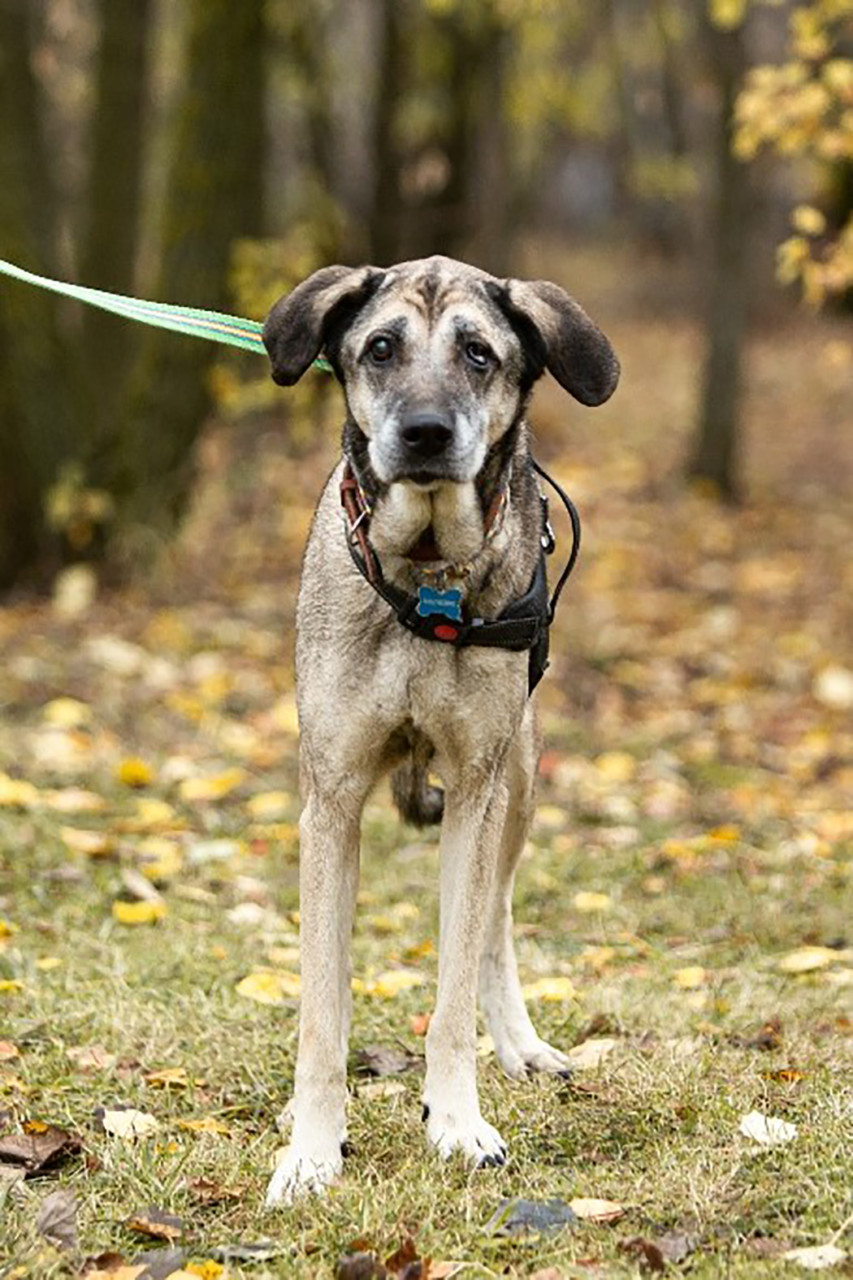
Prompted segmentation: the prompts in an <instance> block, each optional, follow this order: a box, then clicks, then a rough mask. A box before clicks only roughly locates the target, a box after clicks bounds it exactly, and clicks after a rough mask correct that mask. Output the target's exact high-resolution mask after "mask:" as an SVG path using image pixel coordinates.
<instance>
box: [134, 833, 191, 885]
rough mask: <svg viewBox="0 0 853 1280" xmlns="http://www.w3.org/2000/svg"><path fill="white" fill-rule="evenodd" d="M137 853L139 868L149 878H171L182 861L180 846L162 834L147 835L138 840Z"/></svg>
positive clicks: (176, 872)
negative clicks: (145, 837)
mask: <svg viewBox="0 0 853 1280" xmlns="http://www.w3.org/2000/svg"><path fill="white" fill-rule="evenodd" d="M138 853H139V856H140V859H141V861H140V864H139V870H140V871H141V872H142V874H143V875H144V876H147V877H148V879H149V880H169V879H171V877H172V876H176V875H177V874H178V872H179V871H180V869H181V864H182V862H183V855H182V853H181V849H180V846H179V845H178V844H176V843H175V841H174V840H166V839H164V838H163V836H148V837H147V839H145V840H142V841H140V844H139V849H138Z"/></svg>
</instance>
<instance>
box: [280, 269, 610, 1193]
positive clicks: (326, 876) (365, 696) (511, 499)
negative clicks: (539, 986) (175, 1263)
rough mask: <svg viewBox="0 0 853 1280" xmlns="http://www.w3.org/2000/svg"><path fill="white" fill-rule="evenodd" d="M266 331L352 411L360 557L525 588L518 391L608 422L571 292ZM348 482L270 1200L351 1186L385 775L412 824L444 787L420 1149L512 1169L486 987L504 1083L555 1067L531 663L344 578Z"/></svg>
mask: <svg viewBox="0 0 853 1280" xmlns="http://www.w3.org/2000/svg"><path fill="white" fill-rule="evenodd" d="M264 336H265V341H266V343H267V348H268V350H269V352H270V358H271V362H272V368H273V376H274V378H275V379H276V381H278V382H280V383H282V384H284V385H289V384H291V383H293V382H295V381H297V380H298V378H299V377H301V375H302V373H303V372H304V371H305V369H306V368H307V367H308V365H309V364H310V363H311V361H312V360H314V359H315V358H316V356H317V355H318V354H319V352H320V351H321V350H325V351H326V354H327V355H328V357H329V359H330V360H331V362H332V365H333V368H334V369H335V372H336V374H337V376H338V378H339V379H340V381H341V383H342V385H343V388H344V392H345V396H346V403H347V420H346V425H345V427H344V432H343V452H344V458H348V459H349V460H350V462H351V464H352V466H353V467H354V469H355V471H356V474H357V475H358V477H359V480H360V482H361V484H362V488H363V490H364V492H365V495H366V497H367V499H368V501H369V502H370V504H371V507H372V517H371V524H370V539H371V542H372V544H373V546H374V547H375V549H376V551H377V553H378V555H379V556H380V559H381V562H382V567H383V572H384V573H385V575H386V577H387V578H388V579H389V580H391V581H392V582H394V583H395V584H396V585H398V586H400V587H402V588H404V589H406V590H407V591H414V590H416V588H417V585H418V583H419V582H420V581H423V580H424V579H423V577H422V573H423V566H422V565H420V564H418V563H415V562H414V561H413V560H412V559H410V558H409V555H408V553H409V552H410V551H411V550H412V548H413V547H414V545H415V544H416V543H417V542H418V540H419V539H420V538H422V536H423V535H425V534H426V533H428V532H430V533H431V535H432V539H433V542H432V543H430V545H435V546H436V547H437V548H438V551H439V553H440V555H441V557H442V562H443V565H444V567H445V568H448V567H449V570H450V572H451V573H453V571H454V567H455V569H456V572H457V575H458V585H460V586H462V588H463V592H464V599H465V605H466V607H467V608H468V609H469V610H470V611H471V612H472V613H474V614H478V615H480V616H483V617H494V616H496V615H497V614H499V613H500V612H501V610H502V609H503V608H504V607H505V606H506V605H507V604H508V603H509V602H510V601H511V600H513V599H514V598H517V597H518V596H520V595H521V594H523V592H524V591H525V590H526V589H527V587H528V585H529V583H530V580H531V578H532V576H533V572H534V568H535V566H536V563H537V560H538V557H539V535H540V511H539V496H538V492H539V490H538V484H537V482H536V477H535V475H534V473H533V470H532V467H531V464H530V455H529V448H528V431H527V426H526V423H525V418H524V414H525V409H526V406H527V401H528V398H529V394H530V389H531V387H532V385H533V383H534V382H535V380H536V379H537V378H538V377H539V376H540V375H541V373H542V372H543V371H544V369H545V368H546V367H547V368H549V369H550V370H551V372H552V373H553V374H554V376H555V377H556V378H557V379H558V381H559V382H560V383H561V384H562V385H563V386H564V387H565V388H566V390H568V391H569V392H570V393H571V394H572V395H574V396H575V397H576V398H577V399H579V400H581V401H582V402H583V403H585V404H599V403H601V402H602V401H603V400H606V399H607V397H608V396H609V395H610V394H611V393H612V391H613V390H614V388H615V386H616V382H617V379H618V368H619V367H618V362H617V361H616V358H615V356H614V354H613V351H612V349H611V347H610V344H609V342H608V341H607V339H606V338H605V337H604V335H603V334H602V333H601V332H600V331H599V330H598V329H597V328H596V327H595V325H594V324H593V323H592V321H591V320H589V318H588V317H587V316H586V315H585V313H584V312H583V311H582V310H581V309H580V307H579V306H578V305H577V303H575V302H574V301H573V300H572V299H571V298H570V297H569V296H568V294H566V293H564V292H563V290H561V289H559V288H558V287H557V286H556V285H552V284H547V283H545V282H525V281H519V280H506V281H499V280H496V279H495V278H494V277H492V276H489V275H487V274H485V273H484V272H482V271H479V270H477V269H476V268H473V267H469V266H465V265H464V264H462V263H458V262H453V261H451V260H449V259H446V258H430V259H427V260H424V261H420V262H410V263H404V264H402V265H401V266H398V267H394V268H391V269H389V270H378V269H376V268H373V267H362V268H357V269H351V268H347V267H327V268H324V269H323V270H321V271H318V272H316V273H315V274H314V275H313V276H311V277H310V278H309V279H308V280H307V281H305V282H304V283H303V284H301V285H300V286H299V287H298V288H297V289H296V290H294V292H293V293H292V294H290V295H288V296H287V297H285V298H283V299H282V300H281V301H280V302H279V303H278V304H277V305H276V306H275V308H274V309H273V311H272V312H271V314H270V316H269V319H268V321H267V325H266V329H265V334H264ZM389 351H390V355H389V354H388V352H389ZM343 467H344V459H342V460H341V462H340V464H339V465H338V467H337V468H336V470H335V471H334V473H333V474H332V476H331V478H330V480H329V482H328V484H327V485H326V488H325V490H324V492H323V495H322V497H321V499H320V502H319V505H318V507H317V511H316V514H315V518H314V522H313V526H312V529H311V534H310V537H309V540H308V546H307V548H306V552H305V560H304V565H303V574H302V583H301V588H300V595H299V605H298V610H297V646H296V664H297V689H298V704H299V721H300V731H301V746H300V774H301V787H302V794H303V811H302V817H301V821H300V835H301V855H300V894H301V904H300V910H301V924H300V933H301V960H302V1002H301V1010H300V1022H299V1049H298V1056H297V1064H296V1083H295V1091H294V1097H293V1100H292V1103H291V1106H290V1108H289V1111H290V1113H291V1114H292V1118H293V1131H292V1135H291V1139H290V1145H289V1146H288V1148H287V1151H286V1153H285V1155H284V1157H283V1159H282V1161H281V1163H280V1165H279V1167H278V1168H277V1170H276V1172H275V1174H274V1176H273V1179H272V1181H271V1183H270V1187H269V1191H268V1194H267V1203H268V1204H269V1205H275V1204H278V1203H280V1202H283V1201H288V1202H289V1201H291V1200H292V1199H294V1198H295V1197H296V1196H298V1195H300V1194H302V1193H305V1192H309V1191H321V1190H322V1189H323V1188H324V1187H325V1186H327V1185H328V1184H329V1183H330V1182H332V1181H333V1180H334V1179H335V1178H336V1177H337V1176H338V1175H339V1174H340V1172H341V1168H342V1146H343V1144H344V1142H345V1138H346V1101H347V1087H346V1057H347V1041H348V1035H349V1026H350V1016H351V991H350V960H349V943H350V934H351V931H352V925H353V916H354V911H355V899H356V891H357V885H358V864H359V827H360V821H361V812H362V808H363V805H364V802H365V799H366V797H367V795H368V793H369V792H370V790H371V788H372V787H373V785H374V784H375V782H376V781H377V779H378V778H379V777H380V776H381V775H382V774H383V773H384V772H386V771H388V770H394V769H396V770H397V772H396V773H395V775H394V784H393V786H394V794H395V797H396V798H397V801H398V804H399V805H400V808H401V810H402V811H403V812H404V813H405V816H406V817H407V818H409V819H410V820H421V821H430V820H435V819H436V818H437V817H438V816H439V815H440V813H441V809H442V798H441V793H440V792H439V791H438V790H437V789H436V788H433V787H430V786H429V785H428V783H427V780H426V772H427V767H429V768H430V769H431V770H433V771H434V772H435V773H437V774H438V775H439V776H440V778H441V780H442V783H443V787H444V797H443V810H444V816H443V821H442V828H441V840H440V865H441V870H440V908H441V932H440V944H439V976H438V995H437V1000H436V1007H435V1013H434V1015H433V1017H432V1020H431V1023H430V1028H429V1033H428V1035H427V1039H426V1079H425V1084H424V1094H423V1098H424V1108H425V1111H424V1114H425V1119H426V1126H427V1136H428V1139H429V1141H430V1142H431V1143H432V1145H433V1146H434V1147H436V1148H437V1149H438V1151H439V1152H440V1153H441V1154H442V1155H443V1156H449V1155H451V1154H452V1153H453V1152H461V1153H462V1155H463V1156H464V1157H466V1158H467V1159H468V1160H470V1161H471V1162H473V1163H475V1164H482V1165H487V1164H502V1163H503V1162H504V1160H505V1158H506V1146H505V1144H504V1142H503V1140H502V1138H501V1136H500V1134H499V1133H498V1131H497V1130H496V1129H495V1128H494V1127H493V1126H492V1125H491V1124H489V1123H488V1121H486V1120H484V1119H483V1117H482V1115H481V1113H480V1105H479V1101H478V1096H477V1083H476V1069H475V1064H476V1056H475V1013H476V1003H477V990H478V985H479V996H480V1001H481V1004H482V1007H483V1011H484V1013H485V1016H486V1019H487V1022H488V1026H489V1030H490V1032H491V1034H492V1037H493V1039H494V1042H495V1050H496V1053H497V1057H498V1060H499V1061H500V1063H501V1066H502V1067H503V1069H504V1071H506V1072H507V1074H508V1075H510V1076H513V1077H521V1076H523V1075H525V1073H526V1072H528V1071H546V1072H553V1073H558V1074H559V1073H560V1072H563V1071H565V1070H566V1068H567V1060H566V1058H565V1056H564V1055H563V1054H562V1053H561V1052H560V1051H559V1050H557V1049H554V1048H552V1047H551V1046H550V1045H548V1044H546V1043H545V1042H544V1041H543V1040H541V1039H540V1038H539V1036H538V1035H537V1033H536V1031H535V1029H534V1027H533V1024H532V1023H531V1021H530V1018H529V1016H528V1014H527V1010H526V1008H525V1005H524V1000H523V998H522V995H521V986H520V983H519V978H518V971H517V968H516V961H515V955H514V952H513V944H512V914H511V911H512V907H511V902H512V885H513V878H514V875H515V868H516V864H517V862H518V859H519V857H520V855H521V851H522V848H523V846H524V841H525V838H526V834H527V829H528V825H529V821H530V817H531V813H532V807H533V799H532V796H533V780H534V775H535V769H536V760H537V755H538V738H537V732H536V726H535V716H534V710H533V703H532V700H530V699H529V698H528V696H527V661H528V659H527V654H526V653H512V652H509V651H506V650H502V649H487V648H476V647H470V648H464V649H456V648H454V647H452V646H450V645H444V644H440V643H437V642H431V641H427V640H424V639H422V638H420V637H417V636H414V635H412V634H411V633H409V632H407V631H406V630H405V629H404V628H403V627H401V626H400V625H399V623H398V622H397V620H396V618H395V617H394V616H393V614H392V613H391V611H390V609H389V608H388V606H387V605H386V604H385V603H384V602H383V601H382V600H381V599H380V598H379V596H377V595H376V593H375V592H374V591H373V589H372V588H371V587H370V586H369V584H368V583H367V582H365V581H364V579H363V578H362V577H361V575H360V574H359V573H358V571H357V569H356V567H355V566H354V565H353V563H352V559H351V557H350V553H349V550H348V548H347V545H346V538H345V532H344V528H343V520H342V513H341V508H340V499H339V486H340V480H341V475H342V471H343ZM502 487H504V488H505V489H506V494H507V498H506V502H505V506H504V510H503V513H502V516H501V519H500V522H499V527H497V528H496V531H493V533H492V534H490V536H489V537H488V538H486V536H485V532H484V523H483V522H484V515H485V512H486V511H487V510H488V507H489V504H490V503H491V501H492V499H493V498H494V496H495V494H496V493H497V492H499V490H500V489H501V488H502ZM463 565H464V566H465V567H464V571H463V570H461V569H460V568H459V567H460V566H463ZM430 567H431V568H436V567H439V568H440V567H441V566H440V565H439V566H430ZM478 975H479V982H478Z"/></svg>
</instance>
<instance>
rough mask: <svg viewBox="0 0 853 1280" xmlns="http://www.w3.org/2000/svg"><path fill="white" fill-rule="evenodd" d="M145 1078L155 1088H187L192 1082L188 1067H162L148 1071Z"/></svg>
mask: <svg viewBox="0 0 853 1280" xmlns="http://www.w3.org/2000/svg"><path fill="white" fill-rule="evenodd" d="M144 1079H145V1083H146V1084H150V1085H151V1087H152V1088H153V1089H186V1088H188V1086H189V1083H190V1078H189V1076H188V1075H187V1069H186V1067H161V1068H160V1070H158V1071H146V1073H145V1077H144Z"/></svg>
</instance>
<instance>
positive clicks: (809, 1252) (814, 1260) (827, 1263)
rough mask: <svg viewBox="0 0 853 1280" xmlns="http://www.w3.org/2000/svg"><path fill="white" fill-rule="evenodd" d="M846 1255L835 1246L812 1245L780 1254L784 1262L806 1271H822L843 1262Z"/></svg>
mask: <svg viewBox="0 0 853 1280" xmlns="http://www.w3.org/2000/svg"><path fill="white" fill-rule="evenodd" d="M846 1258H847V1254H846V1253H845V1252H844V1250H843V1249H839V1247H838V1245H837V1244H813V1245H809V1246H808V1247H807V1248H804V1249H789V1250H788V1251H787V1253H783V1254H782V1260H783V1261H784V1262H796V1263H797V1264H798V1266H801V1267H805V1269H806V1271H824V1270H826V1268H827V1267H836V1266H838V1264H839V1262H844V1261H845V1259H846Z"/></svg>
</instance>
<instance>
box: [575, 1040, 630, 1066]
mask: <svg viewBox="0 0 853 1280" xmlns="http://www.w3.org/2000/svg"><path fill="white" fill-rule="evenodd" d="M618 1043H619V1041H618V1040H615V1039H614V1038H613V1037H612V1036H597V1037H593V1038H592V1039H591V1040H583V1041H582V1042H581V1043H580V1044H576V1045H575V1047H574V1048H573V1049H570V1050H569V1052H568V1053H567V1054H566V1057H567V1058H568V1059H569V1062H570V1063H571V1065H572V1066H573V1067H577V1068H578V1069H579V1070H581V1071H587V1070H591V1069H592V1068H594V1067H597V1066H598V1065H599V1063H600V1062H603V1061H604V1059H605V1058H606V1057H607V1055H608V1054H609V1053H612V1052H613V1050H614V1049H615V1048H616V1046H617V1044H618Z"/></svg>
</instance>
